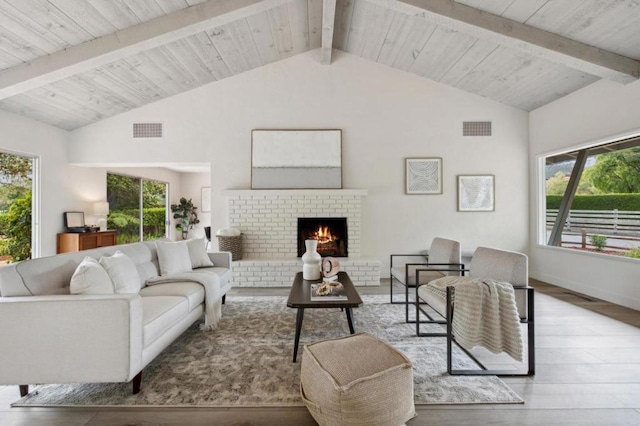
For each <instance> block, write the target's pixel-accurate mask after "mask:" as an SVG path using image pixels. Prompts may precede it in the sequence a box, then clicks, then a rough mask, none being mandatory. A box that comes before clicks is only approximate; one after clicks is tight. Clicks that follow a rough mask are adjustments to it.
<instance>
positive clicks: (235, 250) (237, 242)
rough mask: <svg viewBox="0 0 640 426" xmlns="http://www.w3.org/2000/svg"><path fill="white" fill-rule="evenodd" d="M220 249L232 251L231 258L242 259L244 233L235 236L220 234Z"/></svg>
mask: <svg viewBox="0 0 640 426" xmlns="http://www.w3.org/2000/svg"><path fill="white" fill-rule="evenodd" d="M217 237H218V250H220V251H230V252H231V260H241V259H242V234H240V235H236V236H233V237H229V236H224V235H218V236H217Z"/></svg>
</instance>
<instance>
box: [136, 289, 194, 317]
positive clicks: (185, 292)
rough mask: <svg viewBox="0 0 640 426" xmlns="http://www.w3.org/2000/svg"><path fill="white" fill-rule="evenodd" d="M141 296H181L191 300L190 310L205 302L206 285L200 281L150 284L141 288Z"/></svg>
mask: <svg viewBox="0 0 640 426" xmlns="http://www.w3.org/2000/svg"><path fill="white" fill-rule="evenodd" d="M140 296H142V297H152V296H181V297H185V298H186V299H187V300H188V302H189V311H192V310H193V309H195V308H196V307H197V306H198V305H200V304H201V303H202V302H204V287H202V286H201V285H200V284H198V283H187V282H185V283H168V284H155V285H150V286H147V287H145V288H143V289H142V290H140Z"/></svg>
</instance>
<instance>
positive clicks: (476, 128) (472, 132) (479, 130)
mask: <svg viewBox="0 0 640 426" xmlns="http://www.w3.org/2000/svg"><path fill="white" fill-rule="evenodd" d="M462 136H491V122H490V121H463V122H462Z"/></svg>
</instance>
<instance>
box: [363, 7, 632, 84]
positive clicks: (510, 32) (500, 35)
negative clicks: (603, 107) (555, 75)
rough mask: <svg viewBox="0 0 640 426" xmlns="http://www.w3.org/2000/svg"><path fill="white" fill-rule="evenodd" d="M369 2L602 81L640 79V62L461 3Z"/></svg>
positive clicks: (622, 81)
mask: <svg viewBox="0 0 640 426" xmlns="http://www.w3.org/2000/svg"><path fill="white" fill-rule="evenodd" d="M368 1H370V2H371V3H375V4H378V5H381V6H384V7H388V8H392V9H394V10H397V11H399V12H402V13H405V14H408V15H411V16H416V17H419V18H423V19H425V20H426V21H429V22H432V23H435V24H438V25H442V26H443V27H445V28H449V29H452V30H456V31H460V32H464V33H466V34H470V35H472V36H474V37H478V38H482V39H485V40H490V41H493V42H495V43H499V44H502V45H504V46H506V47H509V48H512V49H516V50H520V51H522V52H524V53H527V54H530V55H533V56H536V57H538V58H542V59H546V60H548V61H551V62H555V63H558V64H561V65H565V66H567V67H570V68H573V69H576V70H580V71H582V72H585V73H588V74H592V75H595V76H598V77H602V78H606V79H609V80H614V81H618V82H621V83H630V82H633V81H636V80H637V79H638V78H639V77H640V61H637V60H635V59H632V58H628V57H626V56H622V55H618V54H616V53H613V52H610V51H607V50H603V49H599V48H597V47H593V46H589V45H587V44H584V43H581V42H579V41H576V40H571V39H569V38H566V37H563V36H560V35H557V34H553V33H550V32H547V31H543V30H540V29H537V28H534V27H531V26H529V25H525V24H522V23H520V22H517V21H513V20H511V19H507V18H503V17H501V16H497V15H493V14H491V13H487V12H484V11H481V10H479V9H476V8H473V7H469V6H466V5H464V4H461V3H456V2H453V1H450V0H402V1H397V0H368Z"/></svg>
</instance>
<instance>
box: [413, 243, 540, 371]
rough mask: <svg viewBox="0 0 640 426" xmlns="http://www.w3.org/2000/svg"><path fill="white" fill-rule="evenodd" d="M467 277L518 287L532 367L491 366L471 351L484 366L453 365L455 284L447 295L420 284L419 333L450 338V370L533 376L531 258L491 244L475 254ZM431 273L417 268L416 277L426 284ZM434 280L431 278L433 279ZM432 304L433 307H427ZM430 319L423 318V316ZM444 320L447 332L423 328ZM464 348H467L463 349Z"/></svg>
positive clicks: (417, 328) (533, 344)
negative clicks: (516, 369)
mask: <svg viewBox="0 0 640 426" xmlns="http://www.w3.org/2000/svg"><path fill="white" fill-rule="evenodd" d="M466 272H468V274H467V275H466V276H465V277H464V279H467V278H468V280H469V281H471V280H473V279H475V278H481V279H482V278H484V279H490V280H493V281H500V282H507V283H510V284H511V285H512V286H513V288H514V290H515V292H514V293H515V302H516V308H517V311H518V314H519V316H520V322H522V323H526V324H527V342H528V350H527V355H528V356H527V359H528V371H527V372H526V373H525V374H522V373H514V372H513V371H495V370H487V369H486V368H485V367H484V366H483V365H482V363H480V362H479V361H478V360H477V359H475V357H473V355H472V354H470V353H469V352H467V351H466V350H465V352H467V354H468V355H469V356H470V357H471V358H472V359H473V360H474V361H475V362H476V363H477V364H478V365H479V366H480V367H481V368H482V369H481V370H454V369H453V366H452V350H451V346H452V344H453V343H454V342H455V339H454V336H453V333H452V316H453V312H454V309H455V303H454V294H455V287H452V286H451V287H447V289H446V297H442V295H441V294H439V293H436V292H434V291H432V289H431V288H430V286H427V285H420V286H418V287H417V288H416V298H415V307H416V335H418V336H421V337H446V338H447V371H448V372H449V374H453V375H456V374H457V375H499V376H523V375H526V376H530V375H533V374H535V333H534V291H533V288H532V287H529V286H528V282H529V274H528V272H529V271H528V259H527V256H526V255H524V254H522V253H517V252H512V251H506V250H498V249H494V248H489V247H478V248H477V249H476V250H475V252H474V254H473V257H472V258H471V266H470V268H469V270H468V271H466ZM423 273H424V274H425V276H426V277H430V276H431V273H432V272H431V271H430V270H423V269H418V270H416V277H417V278H416V279H417V280H418V282H420V283H421V284H422V282H423V281H424V280H423V278H422V274H423ZM429 281H431V280H429ZM427 307H430V308H431V309H430V310H429V309H427ZM425 316H426V317H427V319H426V320H425V319H423V317H425ZM421 324H422V325H424V324H441V325H445V326H446V332H427V333H424V332H421V331H420V325H421ZM463 350H464V349H463Z"/></svg>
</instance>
